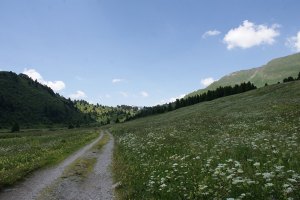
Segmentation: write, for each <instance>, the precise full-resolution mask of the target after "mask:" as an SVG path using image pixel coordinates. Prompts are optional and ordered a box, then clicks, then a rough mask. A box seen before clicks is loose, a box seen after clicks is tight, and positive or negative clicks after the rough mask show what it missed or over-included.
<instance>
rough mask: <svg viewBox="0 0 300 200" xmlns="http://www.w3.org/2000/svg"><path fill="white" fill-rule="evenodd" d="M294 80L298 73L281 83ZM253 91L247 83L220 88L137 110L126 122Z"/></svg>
mask: <svg viewBox="0 0 300 200" xmlns="http://www.w3.org/2000/svg"><path fill="white" fill-rule="evenodd" d="M296 80H300V72H299V74H298V77H297V78H294V77H292V76H289V77H287V78H284V79H283V83H286V82H291V81H296ZM278 83H280V82H278ZM267 85H268V84H267V83H266V85H265V86H267ZM254 89H257V87H256V86H255V85H254V84H253V83H251V82H247V83H245V82H244V83H241V84H239V85H238V84H236V85H235V86H224V87H222V86H220V87H218V88H217V89H215V90H208V91H207V92H205V93H202V94H200V95H195V96H189V97H184V98H182V99H176V101H175V102H171V103H168V104H163V105H156V106H152V107H143V108H142V109H140V110H139V112H138V113H137V114H136V115H134V116H132V117H130V118H128V119H127V121H128V120H132V119H137V118H140V117H146V116H149V115H156V114H161V113H165V112H169V111H173V110H176V109H179V108H182V107H186V106H191V105H194V104H197V103H201V102H205V101H211V100H214V99H217V98H221V97H225V96H229V95H234V94H239V93H243V92H247V91H250V90H254Z"/></svg>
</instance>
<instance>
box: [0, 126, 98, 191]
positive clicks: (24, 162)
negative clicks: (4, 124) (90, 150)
mask: <svg viewBox="0 0 300 200" xmlns="http://www.w3.org/2000/svg"><path fill="white" fill-rule="evenodd" d="M98 135H99V132H98V131H96V130H93V129H72V130H56V131H47V130H40V131H36V130H35V131H29V132H21V133H0V188H1V187H3V186H6V185H11V184H14V183H15V182H16V181H18V180H20V179H22V178H24V177H25V176H26V175H27V174H29V173H30V172H32V171H34V170H36V169H38V168H41V167H44V166H47V165H52V164H55V163H58V162H59V161H61V160H63V159H64V158H66V157H67V156H68V155H70V154H71V153H72V152H74V151H75V150H77V149H79V148H80V147H82V146H83V145H85V144H87V143H88V142H90V141H91V140H92V139H94V138H96V137H97V136H98Z"/></svg>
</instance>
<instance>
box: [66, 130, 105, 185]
mask: <svg viewBox="0 0 300 200" xmlns="http://www.w3.org/2000/svg"><path fill="white" fill-rule="evenodd" d="M108 141H109V135H108V134H105V135H103V137H102V138H101V140H100V141H99V142H98V143H96V144H95V145H94V146H93V147H92V148H91V149H90V151H89V153H90V154H89V155H85V156H82V157H80V158H78V159H76V160H75V161H74V162H73V163H72V164H71V165H70V166H68V168H67V169H66V170H65V171H64V173H63V177H72V176H73V177H77V178H82V179H84V178H86V177H87V176H88V175H89V174H90V172H92V170H93V169H94V166H95V164H96V162H97V154H98V153H100V151H101V150H102V147H103V146H104V145H106V144H107V142H108ZM91 153H92V154H91Z"/></svg>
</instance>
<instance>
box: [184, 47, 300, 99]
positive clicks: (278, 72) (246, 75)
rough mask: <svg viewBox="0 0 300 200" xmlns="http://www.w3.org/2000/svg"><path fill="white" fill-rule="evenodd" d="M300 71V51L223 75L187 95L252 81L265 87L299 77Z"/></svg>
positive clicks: (258, 85)
mask: <svg viewBox="0 0 300 200" xmlns="http://www.w3.org/2000/svg"><path fill="white" fill-rule="evenodd" d="M299 71H300V53H296V54H292V55H288V56H283V57H279V58H274V59H272V60H270V61H269V62H267V63H266V64H265V65H262V66H260V67H254V68H250V69H245V70H239V71H235V72H232V73H230V74H228V75H225V76H223V77H222V78H221V79H219V80H217V81H215V82H213V83H212V84H210V85H209V86H207V87H206V88H204V89H199V90H196V91H194V92H191V93H189V94H188V95H186V97H188V96H194V95H198V94H201V93H203V92H206V91H208V90H214V89H216V88H218V87H219V86H234V85H235V84H240V83H242V82H248V81H250V82H251V83H253V84H254V85H255V86H256V87H258V88H259V87H263V86H264V85H265V84H266V83H267V84H275V83H277V82H282V80H283V79H284V78H286V77H289V76H293V77H297V75H298V73H299Z"/></svg>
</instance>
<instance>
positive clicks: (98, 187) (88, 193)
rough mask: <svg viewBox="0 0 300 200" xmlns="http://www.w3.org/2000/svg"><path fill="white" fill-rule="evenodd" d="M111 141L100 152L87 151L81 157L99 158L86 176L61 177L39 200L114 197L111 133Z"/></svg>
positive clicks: (106, 199) (104, 199)
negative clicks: (111, 168)
mask: <svg viewBox="0 0 300 200" xmlns="http://www.w3.org/2000/svg"><path fill="white" fill-rule="evenodd" d="M107 134H109V135H110V140H109V142H108V143H107V144H106V145H105V146H104V147H102V150H101V151H100V152H98V153H95V152H93V151H89V152H86V153H85V154H84V155H82V156H81V158H83V159H85V158H89V159H91V158H95V159H97V161H96V163H95V165H94V169H93V171H92V172H90V173H89V175H88V176H87V177H85V178H83V177H81V176H80V175H79V176H78V175H72V176H69V177H61V178H59V179H58V180H57V181H56V182H55V183H54V184H52V185H51V186H50V187H49V188H47V189H46V190H45V191H43V192H42V193H43V194H42V195H41V196H40V197H39V198H38V199H39V200H108V199H113V198H114V196H113V188H112V185H113V181H112V176H111V172H110V165H111V162H112V155H113V147H114V140H113V136H112V135H111V134H110V133H107Z"/></svg>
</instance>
